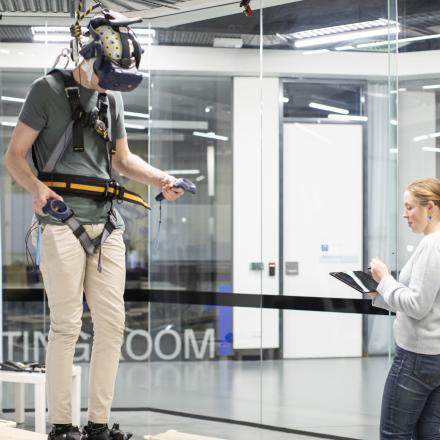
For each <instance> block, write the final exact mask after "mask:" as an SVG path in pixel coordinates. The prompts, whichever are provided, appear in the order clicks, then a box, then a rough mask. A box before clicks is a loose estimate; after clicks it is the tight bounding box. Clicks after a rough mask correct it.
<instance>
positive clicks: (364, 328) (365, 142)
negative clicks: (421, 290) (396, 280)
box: [360, 84, 369, 356]
mask: <svg viewBox="0 0 440 440" xmlns="http://www.w3.org/2000/svg"><path fill="white" fill-rule="evenodd" d="M365 89H366V84H364V85H362V86H361V89H360V97H361V105H363V108H362V114H364V115H366V114H368V108H367V106H368V103H367V100H366V99H365V94H366V93H365V92H366V90H365ZM362 185H363V189H362V193H363V194H367V192H368V130H367V128H366V125H363V127H362ZM368 218H369V216H368V197H365V196H364V197H363V198H362V268H364V267H366V266H367V264H366V262H367V259H368V245H367V243H368V231H369V229H368V226H369V223H368ZM362 356H368V315H365V316H362Z"/></svg>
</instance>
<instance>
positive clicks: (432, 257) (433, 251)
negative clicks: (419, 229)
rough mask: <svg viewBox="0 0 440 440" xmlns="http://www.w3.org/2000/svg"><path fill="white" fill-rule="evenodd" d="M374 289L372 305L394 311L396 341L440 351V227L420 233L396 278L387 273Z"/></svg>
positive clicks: (416, 349)
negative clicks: (375, 294) (418, 239)
mask: <svg viewBox="0 0 440 440" xmlns="http://www.w3.org/2000/svg"><path fill="white" fill-rule="evenodd" d="M377 291H378V292H379V293H380V295H378V296H377V297H376V298H375V299H374V300H373V305H374V306H376V307H381V308H384V309H387V310H390V311H393V312H396V314H397V318H396V320H395V322H394V337H395V340H396V343H397V345H398V346H399V347H401V348H403V349H405V350H408V351H412V352H414V353H420V354H431V355H434V354H435V355H438V354H440V231H438V232H433V233H431V234H428V235H425V236H424V237H423V239H422V240H421V242H420V243H419V245H418V246H417V249H416V250H415V251H414V252H413V254H412V255H411V258H410V259H409V260H408V262H407V263H406V264H405V266H403V268H402V270H401V272H400V276H399V281H396V280H395V279H394V278H393V277H392V276H391V275H387V276H385V277H384V278H382V280H381V282H380V283H379V285H378V286H377Z"/></svg>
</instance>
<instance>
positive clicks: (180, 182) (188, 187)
mask: <svg viewBox="0 0 440 440" xmlns="http://www.w3.org/2000/svg"><path fill="white" fill-rule="evenodd" d="M173 186H174V187H176V188H182V189H183V190H184V191H185V192H190V193H191V194H195V193H196V191H197V187H196V185H195V184H194V183H193V182H191V180H189V179H185V178H184V177H182V178H180V179H177V180H176V181H175V182H174V185H173ZM164 198H165V197H164V195H163V194H162V193H159V194H158V195H157V196H156V197H155V200H156V201H157V202H161V201H162V200H163V199H164Z"/></svg>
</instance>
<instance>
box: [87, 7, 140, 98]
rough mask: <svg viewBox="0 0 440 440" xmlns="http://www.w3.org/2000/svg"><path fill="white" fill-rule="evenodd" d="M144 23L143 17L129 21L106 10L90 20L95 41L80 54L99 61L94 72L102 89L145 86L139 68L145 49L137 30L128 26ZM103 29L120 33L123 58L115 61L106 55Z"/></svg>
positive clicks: (128, 88)
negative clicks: (137, 36) (107, 28)
mask: <svg viewBox="0 0 440 440" xmlns="http://www.w3.org/2000/svg"><path fill="white" fill-rule="evenodd" d="M141 21H142V19H140V18H136V17H134V18H128V17H125V16H124V15H122V14H120V13H118V12H114V11H110V10H109V9H103V10H102V15H98V16H97V17H94V18H92V19H91V20H90V23H89V25H88V30H89V34H90V37H91V40H90V41H89V42H88V43H86V44H85V45H84V46H83V47H82V48H81V50H80V52H79V53H80V55H82V56H83V57H84V59H86V60H88V59H90V58H96V60H95V62H94V64H93V70H94V72H95V73H96V75H97V77H98V80H99V81H98V84H99V86H100V87H102V88H103V89H105V90H118V91H120V92H129V91H131V90H134V89H135V88H136V87H137V86H138V85H139V84H140V83H141V81H142V79H143V76H142V74H141V73H140V72H139V71H138V69H139V63H140V61H141V54H142V52H143V50H142V48H141V45H140V44H139V42H138V41H137V39H136V36H135V35H134V33H133V31H132V30H131V29H130V28H129V27H128V25H130V24H133V23H139V22H141ZM100 26H110V27H111V28H112V29H113V30H114V31H115V33H117V34H119V36H120V39H121V45H122V52H121V57H120V59H118V60H115V59H112V58H110V57H109V56H107V55H106V54H105V50H104V46H103V45H104V43H103V41H102V39H101V36H100V34H99V30H97V29H98V28H99V27H100Z"/></svg>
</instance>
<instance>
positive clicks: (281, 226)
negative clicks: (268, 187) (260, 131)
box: [278, 79, 286, 359]
mask: <svg viewBox="0 0 440 440" xmlns="http://www.w3.org/2000/svg"><path fill="white" fill-rule="evenodd" d="M285 82H286V80H284V79H280V80H279V99H278V108H279V128H278V129H279V145H278V154H279V163H278V174H279V179H278V191H279V193H280V197H279V200H280V203H279V204H278V216H279V218H278V224H279V226H278V228H279V232H278V249H279V253H278V267H279V269H278V273H279V278H278V286H279V287H278V288H279V292H278V294H279V295H284V203H283V202H281V200H284V165H283V164H284V128H283V127H284V114H283V110H284V104H283V101H282V97H283V92H284V84H285ZM278 315H279V322H278V329H279V330H278V332H279V338H280V342H279V345H280V358H281V359H282V358H283V357H284V331H283V329H284V321H283V320H284V314H283V311H282V310H280V311H279V314H278Z"/></svg>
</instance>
